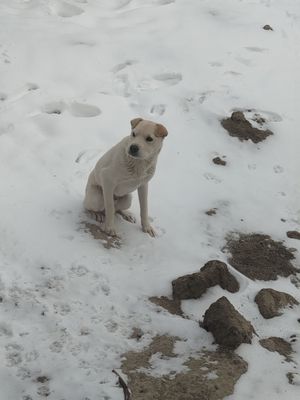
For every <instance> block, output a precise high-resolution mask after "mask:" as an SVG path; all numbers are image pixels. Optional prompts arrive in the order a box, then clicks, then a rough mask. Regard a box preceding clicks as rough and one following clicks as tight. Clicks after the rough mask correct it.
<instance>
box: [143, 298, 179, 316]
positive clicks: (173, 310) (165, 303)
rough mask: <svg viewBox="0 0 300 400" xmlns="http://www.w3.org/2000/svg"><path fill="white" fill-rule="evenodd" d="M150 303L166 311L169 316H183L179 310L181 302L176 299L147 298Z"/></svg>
mask: <svg viewBox="0 0 300 400" xmlns="http://www.w3.org/2000/svg"><path fill="white" fill-rule="evenodd" d="M149 300H150V301H151V303H154V304H156V305H157V306H160V307H162V308H164V309H165V310H167V311H168V312H169V313H170V314H175V315H180V316H181V317H182V316H183V312H182V310H181V301H180V300H177V299H175V300H174V299H169V298H168V297H165V296H161V297H149Z"/></svg>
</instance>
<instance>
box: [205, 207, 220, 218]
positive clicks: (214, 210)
mask: <svg viewBox="0 0 300 400" xmlns="http://www.w3.org/2000/svg"><path fill="white" fill-rule="evenodd" d="M205 214H206V215H209V216H210V217H211V216H212V215H216V214H217V208H211V209H210V210H207V211H205Z"/></svg>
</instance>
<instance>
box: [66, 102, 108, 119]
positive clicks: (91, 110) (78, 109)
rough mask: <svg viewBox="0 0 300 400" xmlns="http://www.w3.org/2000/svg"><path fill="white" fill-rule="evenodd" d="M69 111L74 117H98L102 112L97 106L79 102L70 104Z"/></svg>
mask: <svg viewBox="0 0 300 400" xmlns="http://www.w3.org/2000/svg"><path fill="white" fill-rule="evenodd" d="M69 111H70V113H71V114H72V115H73V116H74V117H85V118H86V117H87V118H89V117H96V116H97V115H100V114H101V110H100V108H98V107H97V106H93V105H90V104H85V103H77V102H74V103H72V104H71V105H70V107H69Z"/></svg>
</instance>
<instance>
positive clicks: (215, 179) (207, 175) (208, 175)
mask: <svg viewBox="0 0 300 400" xmlns="http://www.w3.org/2000/svg"><path fill="white" fill-rule="evenodd" d="M203 176H204V178H205V179H206V180H208V181H212V182H214V183H221V182H222V179H220V178H218V177H217V176H216V175H214V174H211V173H210V172H206V173H205V174H203Z"/></svg>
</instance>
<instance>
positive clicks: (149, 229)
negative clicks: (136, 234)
mask: <svg viewBox="0 0 300 400" xmlns="http://www.w3.org/2000/svg"><path fill="white" fill-rule="evenodd" d="M142 230H143V232H145V233H148V235H150V236H151V237H153V238H154V237H156V236H157V235H156V232H155V230H154V229H153V228H152V226H151V225H143V226H142Z"/></svg>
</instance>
